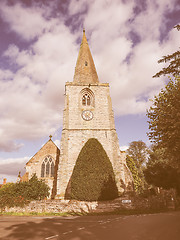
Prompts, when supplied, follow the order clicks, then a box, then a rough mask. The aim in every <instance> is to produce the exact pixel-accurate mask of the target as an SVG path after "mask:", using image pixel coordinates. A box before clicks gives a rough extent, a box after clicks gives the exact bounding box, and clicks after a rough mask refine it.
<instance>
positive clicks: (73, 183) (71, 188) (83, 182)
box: [65, 138, 118, 201]
mask: <svg viewBox="0 0 180 240" xmlns="http://www.w3.org/2000/svg"><path fill="white" fill-rule="evenodd" d="M65 197H66V198H68V199H76V200H82V201H98V200H110V199H114V198H116V197H118V190H117V186H116V183H115V176H114V172H113V168H112V164H111V162H110V160H109V158H108V156H107V154H106V152H105V150H104V148H103V147H102V145H101V144H100V142H99V141H98V140H97V139H95V138H91V139H89V140H88V141H87V142H86V144H85V145H84V147H83V148H82V150H81V152H80V153H79V156H78V158H77V161H76V165H75V167H74V170H73V173H72V176H71V179H70V182H69V184H68V188H67V189H66V195H65Z"/></svg>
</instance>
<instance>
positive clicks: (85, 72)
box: [73, 30, 99, 84]
mask: <svg viewBox="0 0 180 240" xmlns="http://www.w3.org/2000/svg"><path fill="white" fill-rule="evenodd" d="M73 82H74V83H80V84H98V83H99V80H98V75H97V72H96V68H95V65H94V61H93V58H92V55H91V52H90V49H89V45H88V42H87V38H86V35H85V30H83V37H82V41H81V46H80V50H79V55H78V59H77V63H76V68H75V73H74V80H73Z"/></svg>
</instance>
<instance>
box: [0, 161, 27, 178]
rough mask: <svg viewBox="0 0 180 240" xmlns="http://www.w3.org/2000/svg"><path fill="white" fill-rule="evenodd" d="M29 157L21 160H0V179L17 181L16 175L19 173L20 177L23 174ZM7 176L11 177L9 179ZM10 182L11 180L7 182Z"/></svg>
mask: <svg viewBox="0 0 180 240" xmlns="http://www.w3.org/2000/svg"><path fill="white" fill-rule="evenodd" d="M29 159H30V158H29V157H23V158H7V159H2V158H0V179H3V178H10V179H11V178H12V177H13V181H14V178H16V179H17V176H18V173H19V172H21V176H22V175H23V174H24V173H25V168H24V167H25V164H26V162H28V161H29ZM9 175H10V176H11V177H9ZM9 181H11V180H9Z"/></svg>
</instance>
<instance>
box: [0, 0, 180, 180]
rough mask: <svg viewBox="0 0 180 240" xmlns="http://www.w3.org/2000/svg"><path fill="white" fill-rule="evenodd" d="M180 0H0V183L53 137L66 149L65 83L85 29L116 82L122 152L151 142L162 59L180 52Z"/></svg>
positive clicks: (103, 72)
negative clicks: (63, 142)
mask: <svg viewBox="0 0 180 240" xmlns="http://www.w3.org/2000/svg"><path fill="white" fill-rule="evenodd" d="M178 23H180V0H171V1H169V0H134V1H133V0H113V1H111V0H98V1H97V0H96V1H95V0H88V1H86V0H49V1H45V0H16V1H13V0H1V4H0V183H2V181H3V178H4V177H6V178H7V181H9V182H10V181H15V180H16V179H17V175H18V172H19V171H21V174H23V173H24V171H25V170H24V167H25V163H26V162H27V161H28V160H29V159H30V158H31V157H32V156H33V155H34V154H35V153H36V152H37V151H38V150H39V149H40V148H41V147H42V145H43V144H45V143H46V142H47V141H48V139H49V135H50V134H51V135H52V136H53V138H52V140H53V141H54V142H55V143H56V144H57V146H58V147H59V146H60V138H61V131H62V117H63V116H62V114H63V107H64V86H65V82H67V81H73V75H74V70H75V65H76V60H77V56H78V51H79V47H80V42H81V38H82V33H83V31H82V30H83V27H84V28H85V30H86V37H87V39H88V43H89V46H90V49H91V53H92V56H93V59H94V62H95V66H96V69H97V73H98V76H99V81H100V82H101V83H107V82H108V83H109V84H110V93H111V98H112V104H113V110H114V116H115V125H116V130H117V134H118V138H119V144H120V148H121V150H124V149H126V148H127V146H128V144H129V143H130V142H132V141H138V140H142V141H144V142H145V143H146V144H147V145H149V144H150V142H149V140H148V137H147V132H148V123H147V120H148V119H147V117H146V111H147V109H148V108H149V107H150V105H151V104H152V101H150V99H153V97H154V95H157V94H158V92H159V91H160V89H161V88H163V87H164V84H165V82H167V77H161V78H152V76H153V75H154V74H155V73H157V72H158V71H159V70H161V69H162V67H163V66H164V65H163V64H158V63H157V61H158V60H159V59H160V58H161V57H162V56H164V55H167V54H170V53H172V52H175V51H177V50H178V49H179V42H180V34H179V32H178V31H177V30H176V29H174V28H173V26H174V25H176V24H178Z"/></svg>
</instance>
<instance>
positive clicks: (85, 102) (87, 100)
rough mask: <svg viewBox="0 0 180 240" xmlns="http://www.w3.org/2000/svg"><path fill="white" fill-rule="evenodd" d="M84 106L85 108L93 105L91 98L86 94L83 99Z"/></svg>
mask: <svg viewBox="0 0 180 240" xmlns="http://www.w3.org/2000/svg"><path fill="white" fill-rule="evenodd" d="M82 105H84V106H90V105H91V98H90V96H89V95H88V94H87V93H86V94H84V95H83V97H82Z"/></svg>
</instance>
